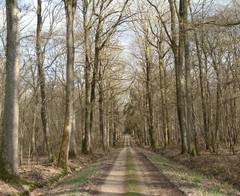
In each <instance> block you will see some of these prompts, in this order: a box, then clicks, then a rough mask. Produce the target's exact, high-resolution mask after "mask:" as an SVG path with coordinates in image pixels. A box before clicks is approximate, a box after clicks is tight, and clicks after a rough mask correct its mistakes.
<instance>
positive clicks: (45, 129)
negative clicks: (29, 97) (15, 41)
mask: <svg viewBox="0 0 240 196" xmlns="http://www.w3.org/2000/svg"><path fill="white" fill-rule="evenodd" d="M42 27H43V20H42V0H38V3H37V30H36V56H37V67H38V82H39V84H40V93H41V119H42V127H43V134H44V141H45V145H46V149H47V153H48V159H49V160H51V159H52V152H51V148H50V144H49V143H50V141H49V140H50V138H49V127H48V115H47V98H46V88H45V86H46V81H45V80H46V79H45V71H44V66H43V59H44V57H43V51H42V44H41V43H42V39H41V32H42Z"/></svg>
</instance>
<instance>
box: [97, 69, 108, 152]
mask: <svg viewBox="0 0 240 196" xmlns="http://www.w3.org/2000/svg"><path fill="white" fill-rule="evenodd" d="M98 87H99V100H98V101H99V130H100V144H101V147H102V149H103V151H105V150H106V141H105V139H106V138H105V130H104V129H105V127H104V109H103V99H104V94H103V81H102V73H101V67H100V69H99V81H98Z"/></svg>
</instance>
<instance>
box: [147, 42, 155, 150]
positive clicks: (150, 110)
mask: <svg viewBox="0 0 240 196" xmlns="http://www.w3.org/2000/svg"><path fill="white" fill-rule="evenodd" d="M149 55H150V52H149V46H148V43H147V41H146V40H145V65H146V101H147V108H148V114H147V122H148V134H149V139H150V145H151V148H152V149H153V150H155V149H156V141H155V133H154V126H153V102H152V87H151V86H152V84H151V75H152V63H151V62H150V59H149V58H150V57H149Z"/></svg>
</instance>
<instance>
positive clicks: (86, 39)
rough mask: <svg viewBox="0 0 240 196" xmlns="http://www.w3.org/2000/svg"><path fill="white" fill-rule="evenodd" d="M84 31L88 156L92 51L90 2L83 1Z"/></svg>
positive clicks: (87, 150) (88, 147) (88, 146)
mask: <svg viewBox="0 0 240 196" xmlns="http://www.w3.org/2000/svg"><path fill="white" fill-rule="evenodd" d="M82 3H83V29H84V53H85V67H84V72H85V73H84V75H85V112H84V113H85V118H84V119H85V127H84V138H83V143H82V152H83V153H85V154H88V153H90V152H91V150H92V146H91V132H90V107H91V106H90V82H89V80H90V70H91V66H90V57H89V55H90V51H89V36H90V35H89V33H90V32H89V26H88V22H87V9H88V0H83V2H82Z"/></svg>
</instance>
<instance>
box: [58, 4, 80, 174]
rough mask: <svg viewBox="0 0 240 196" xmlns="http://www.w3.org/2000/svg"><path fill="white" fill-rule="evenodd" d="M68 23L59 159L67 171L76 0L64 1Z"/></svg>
mask: <svg viewBox="0 0 240 196" xmlns="http://www.w3.org/2000/svg"><path fill="white" fill-rule="evenodd" d="M64 4H65V12H66V21H67V35H66V45H67V66H66V73H67V76H66V79H67V81H66V82H67V83H66V106H65V107H66V108H65V122H64V130H63V136H62V143H61V147H60V153H59V158H58V166H60V167H62V168H63V169H65V170H67V168H68V155H69V144H70V136H71V130H72V122H73V121H72V118H73V101H74V100H73V95H74V33H73V21H74V15H75V10H76V4H77V2H76V0H64Z"/></svg>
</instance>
